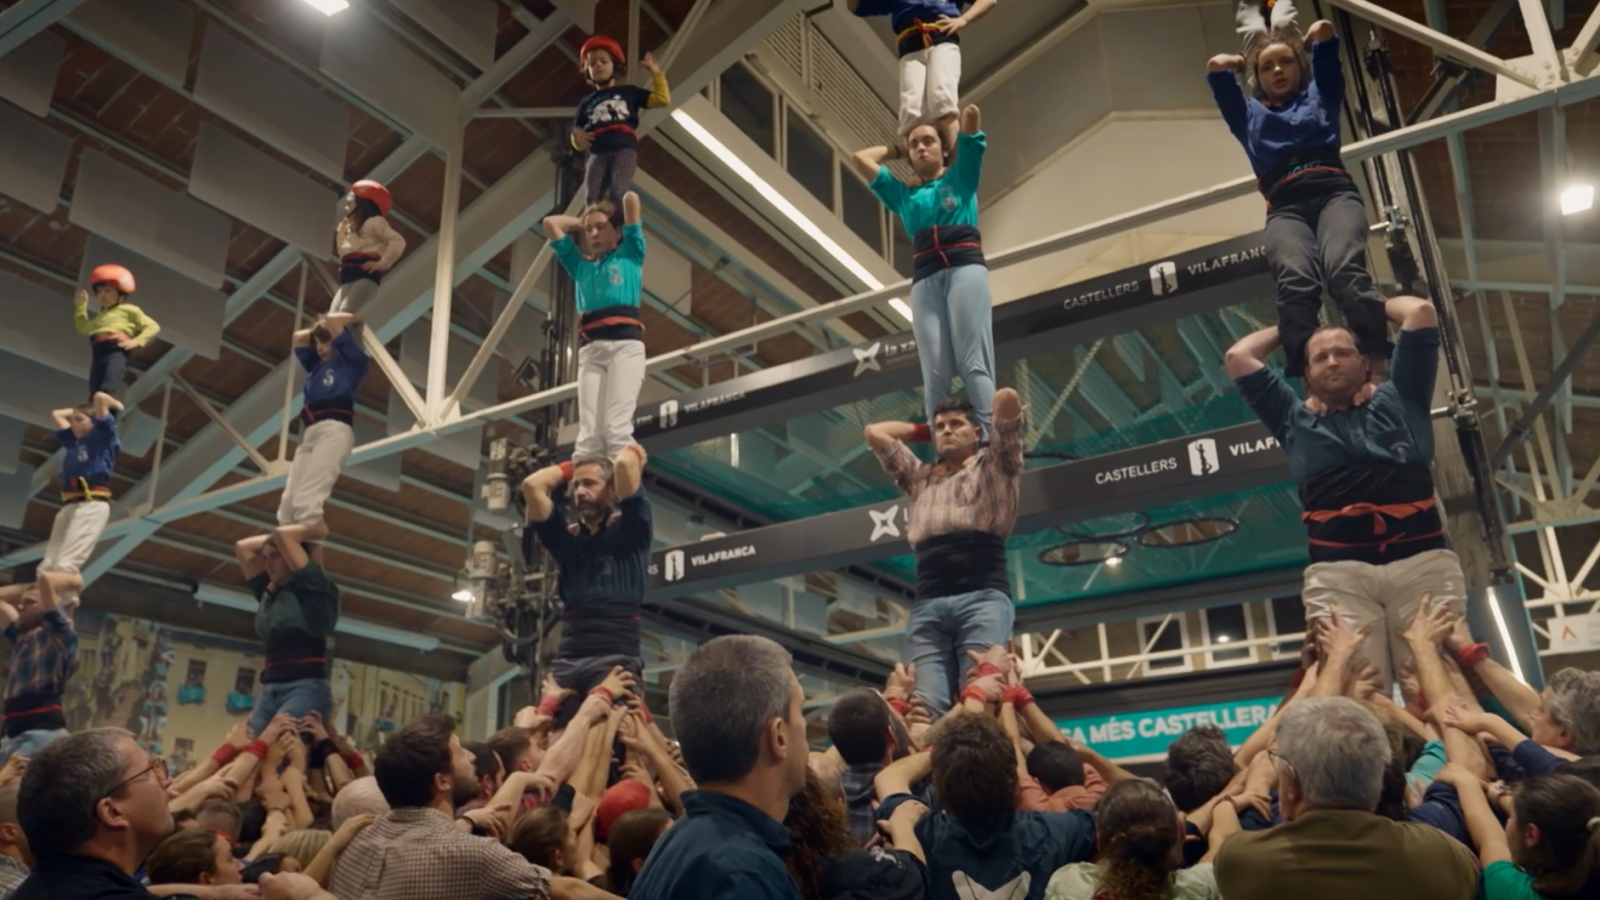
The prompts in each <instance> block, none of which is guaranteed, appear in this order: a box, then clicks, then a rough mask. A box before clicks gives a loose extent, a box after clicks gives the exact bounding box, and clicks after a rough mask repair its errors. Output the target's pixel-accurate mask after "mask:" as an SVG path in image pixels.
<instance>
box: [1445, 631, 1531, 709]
mask: <svg viewBox="0 0 1600 900" xmlns="http://www.w3.org/2000/svg"><path fill="white" fill-rule="evenodd" d="M1474 643H1475V642H1474V641H1473V640H1472V631H1471V629H1470V628H1469V627H1468V625H1467V620H1466V618H1465V617H1458V618H1457V619H1456V622H1455V625H1454V626H1453V627H1452V628H1451V630H1450V634H1449V636H1448V637H1446V638H1445V639H1444V645H1445V647H1446V648H1447V649H1449V651H1450V652H1451V653H1452V654H1453V655H1454V656H1455V657H1456V658H1457V659H1458V660H1461V661H1463V662H1470V663H1472V671H1473V672H1474V673H1475V674H1476V675H1477V676H1478V678H1479V679H1481V680H1482V681H1483V683H1484V686H1485V687H1487V688H1488V689H1489V692H1490V693H1491V694H1493V695H1494V698H1495V699H1496V700H1499V701H1500V703H1501V705H1502V706H1504V707H1505V708H1506V711H1507V712H1509V713H1511V715H1512V717H1513V718H1515V719H1516V720H1517V724H1518V725H1521V726H1522V727H1523V728H1524V729H1526V730H1530V731H1531V730H1532V729H1533V717H1534V715H1535V714H1537V713H1539V712H1540V711H1542V710H1543V709H1544V700H1542V699H1541V698H1540V697H1539V692H1538V691H1535V690H1534V689H1533V688H1531V687H1528V686H1527V685H1526V684H1523V683H1522V682H1521V681H1518V680H1517V676H1516V675H1515V674H1513V673H1512V671H1511V670H1510V669H1507V668H1506V667H1505V666H1502V665H1500V664H1499V663H1497V662H1495V661H1494V659H1492V658H1491V657H1489V656H1488V655H1487V654H1483V653H1475V654H1473V656H1474V657H1477V659H1476V660H1473V659H1462V653H1461V651H1463V650H1465V649H1467V648H1469V647H1471V646H1472V645H1473V644H1474Z"/></svg>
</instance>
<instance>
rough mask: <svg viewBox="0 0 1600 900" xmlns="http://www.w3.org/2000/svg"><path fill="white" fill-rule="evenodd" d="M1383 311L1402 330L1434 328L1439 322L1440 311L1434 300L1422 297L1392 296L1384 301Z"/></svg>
mask: <svg viewBox="0 0 1600 900" xmlns="http://www.w3.org/2000/svg"><path fill="white" fill-rule="evenodd" d="M1383 312H1384V315H1386V316H1388V317H1389V321H1391V322H1393V323H1395V324H1396V325H1399V326H1400V330H1401V331H1416V330H1417V329H1419V328H1433V327H1435V326H1437V325H1438V324H1439V311H1438V310H1437V309H1436V308H1434V305H1433V301H1431V300H1424V299H1423V298H1421V297H1410V296H1400V297H1390V298H1389V299H1388V300H1385V301H1384V303H1383Z"/></svg>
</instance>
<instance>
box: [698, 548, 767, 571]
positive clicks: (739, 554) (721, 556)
mask: <svg viewBox="0 0 1600 900" xmlns="http://www.w3.org/2000/svg"><path fill="white" fill-rule="evenodd" d="M755 555H756V545H755V544H745V545H744V546H743V547H729V548H728V549H726V550H713V551H711V552H710V553H700V554H696V555H694V556H691V557H689V564H690V565H695V566H709V565H711V564H712V563H719V562H727V561H728V560H730V559H744V558H745V557H747V556H755Z"/></svg>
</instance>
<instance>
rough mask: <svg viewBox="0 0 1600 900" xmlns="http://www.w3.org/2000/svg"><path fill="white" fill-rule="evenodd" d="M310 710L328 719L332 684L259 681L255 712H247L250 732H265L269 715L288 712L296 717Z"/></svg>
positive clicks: (309, 680) (305, 680)
mask: <svg viewBox="0 0 1600 900" xmlns="http://www.w3.org/2000/svg"><path fill="white" fill-rule="evenodd" d="M312 710H316V711H317V712H319V713H322V720H323V721H324V722H328V721H332V719H333V685H332V684H330V683H329V682H328V679H326V678H302V679H300V680H299V681H283V682H279V683H276V684H263V685H262V686H261V696H260V697H259V698H258V699H257V700H256V709H255V712H252V713H251V714H250V733H251V734H252V735H259V734H260V733H261V732H263V731H266V730H267V726H268V725H270V724H271V723H272V717H273V716H275V715H277V714H278V713H288V714H289V715H290V716H292V717H294V718H296V719H298V718H301V717H302V716H307V715H310V714H311V711H312Z"/></svg>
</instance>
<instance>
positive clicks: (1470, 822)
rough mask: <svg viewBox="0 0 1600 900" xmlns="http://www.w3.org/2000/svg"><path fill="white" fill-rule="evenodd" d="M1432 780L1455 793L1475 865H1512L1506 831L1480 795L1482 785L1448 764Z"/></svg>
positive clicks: (1463, 769) (1486, 799)
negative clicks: (1501, 863)
mask: <svg viewBox="0 0 1600 900" xmlns="http://www.w3.org/2000/svg"><path fill="white" fill-rule="evenodd" d="M1434 780H1435V781H1442V782H1444V783H1445V784H1448V785H1450V786H1451V787H1453V788H1455V789H1456V796H1457V797H1458V798H1459V799H1460V802H1461V817H1462V818H1463V819H1465V820H1466V822H1467V833H1468V834H1470V835H1472V843H1473V845H1474V846H1475V847H1477V848H1478V864H1479V865H1480V866H1484V867H1487V866H1488V865H1489V864H1490V863H1493V862H1511V861H1512V859H1511V845H1510V844H1509V843H1507V841H1506V830H1505V827H1504V826H1502V825H1501V824H1500V820H1499V818H1497V817H1496V816H1495V814H1494V810H1492V809H1490V808H1489V798H1488V797H1485V796H1484V795H1483V782H1481V781H1479V780H1478V776H1476V775H1474V774H1473V773H1472V772H1471V771H1469V770H1468V769H1466V768H1464V767H1462V766H1459V765H1457V764H1455V763H1454V762H1450V763H1446V764H1445V766H1444V768H1442V769H1440V770H1439V774H1438V775H1437V776H1436V777H1435V778H1434Z"/></svg>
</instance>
